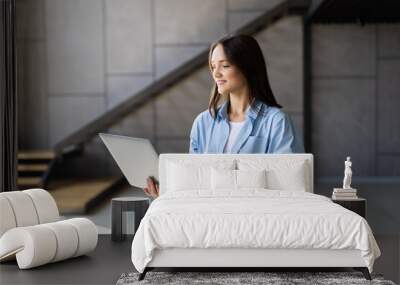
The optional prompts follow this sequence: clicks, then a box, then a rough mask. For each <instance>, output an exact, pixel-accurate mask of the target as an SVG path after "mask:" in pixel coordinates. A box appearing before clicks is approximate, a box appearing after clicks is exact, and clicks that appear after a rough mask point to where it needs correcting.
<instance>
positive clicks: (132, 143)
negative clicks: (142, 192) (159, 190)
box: [99, 133, 158, 188]
mask: <svg viewBox="0 0 400 285" xmlns="http://www.w3.org/2000/svg"><path fill="white" fill-rule="evenodd" d="M99 136H100V138H101V140H102V141H103V142H104V144H105V145H106V147H107V149H108V150H109V151H110V153H111V155H112V157H113V158H114V160H115V161H116V162H117V164H118V166H119V168H120V169H121V171H122V173H123V174H124V175H125V177H126V179H127V180H128V182H129V184H131V185H132V186H136V187H140V188H143V187H146V186H147V183H146V178H147V177H149V176H154V177H155V178H157V179H158V154H157V152H156V151H155V149H154V147H153V145H152V144H151V142H150V141H149V140H148V139H143V138H131V137H125V136H118V135H111V134H103V133H101V134H99Z"/></svg>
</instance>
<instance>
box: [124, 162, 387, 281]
mask: <svg viewBox="0 0 400 285" xmlns="http://www.w3.org/2000/svg"><path fill="white" fill-rule="evenodd" d="M159 178H160V186H161V187H160V197H159V198H157V199H155V200H154V201H153V203H152V204H151V206H150V208H149V209H148V211H147V213H146V215H145V217H144V218H143V220H142V221H141V223H140V226H139V228H138V230H137V232H136V234H135V237H134V240H133V242H132V262H133V264H134V266H135V268H136V269H137V270H138V271H139V272H140V273H141V274H140V276H139V279H140V280H141V279H143V278H144V277H145V274H146V272H147V271H149V270H151V269H154V268H159V267H163V268H165V267H167V268H171V267H179V268H182V267H196V268H199V267H207V268H209V267H224V268H227V267H230V268H237V269H238V270H244V268H254V267H257V268H258V267H260V268H266V267H268V268H270V267H302V268H304V267H318V268H321V267H352V268H355V269H357V270H361V271H362V272H363V274H364V276H365V278H366V279H371V277H370V274H369V273H370V272H372V270H373V264H374V261H375V259H376V258H378V257H379V255H380V250H379V247H378V245H377V243H376V241H375V239H374V236H373V234H372V231H371V229H370V227H369V225H368V223H367V222H366V220H365V219H364V218H362V217H360V216H359V215H357V214H355V213H353V212H351V211H349V210H347V209H345V208H343V207H341V206H340V205H338V204H335V203H333V202H332V201H331V200H330V199H329V198H327V197H324V196H321V195H316V194H313V156H312V154H261V155H260V154H223V155H222V154H202V155H198V154H162V155H160V160H159Z"/></svg>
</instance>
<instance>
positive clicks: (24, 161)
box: [17, 149, 56, 190]
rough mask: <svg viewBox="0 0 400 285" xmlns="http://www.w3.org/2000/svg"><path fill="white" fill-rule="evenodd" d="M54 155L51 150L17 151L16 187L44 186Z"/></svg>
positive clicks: (21, 188) (22, 188)
mask: <svg viewBox="0 0 400 285" xmlns="http://www.w3.org/2000/svg"><path fill="white" fill-rule="evenodd" d="M55 157H56V155H55V152H54V151H53V150H47V149H46V150H20V151H19V152H18V166H17V170H18V180H17V185H18V189H20V190H24V189H29V188H44V187H45V186H46V184H47V178H48V175H49V173H50V169H51V168H52V166H53V163H54V159H55Z"/></svg>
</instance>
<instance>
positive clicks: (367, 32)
mask: <svg viewBox="0 0 400 285" xmlns="http://www.w3.org/2000/svg"><path fill="white" fill-rule="evenodd" d="M312 38H313V40H312V49H313V61H312V70H313V74H312V77H313V79H312V89H313V98H312V102H313V103H312V118H313V120H312V124H313V132H312V145H313V152H314V154H315V162H316V174H317V177H318V176H342V175H343V161H344V160H345V157H346V156H347V155H350V156H352V157H353V161H354V163H353V169H354V175H356V176H399V174H400V170H399V169H400V148H399V146H400V113H399V111H398V109H399V107H400V25H399V24H377V25H365V26H361V25H356V24H341V25H314V26H313V28H312Z"/></svg>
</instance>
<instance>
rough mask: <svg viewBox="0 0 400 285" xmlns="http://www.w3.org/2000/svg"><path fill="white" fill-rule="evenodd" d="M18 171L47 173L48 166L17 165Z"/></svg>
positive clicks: (36, 164)
mask: <svg viewBox="0 0 400 285" xmlns="http://www.w3.org/2000/svg"><path fill="white" fill-rule="evenodd" d="M17 169H18V171H21V172H22V171H42V172H44V171H47V170H48V169H49V166H48V165H47V164H38V163H35V164H33V163H32V164H18V166H17Z"/></svg>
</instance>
